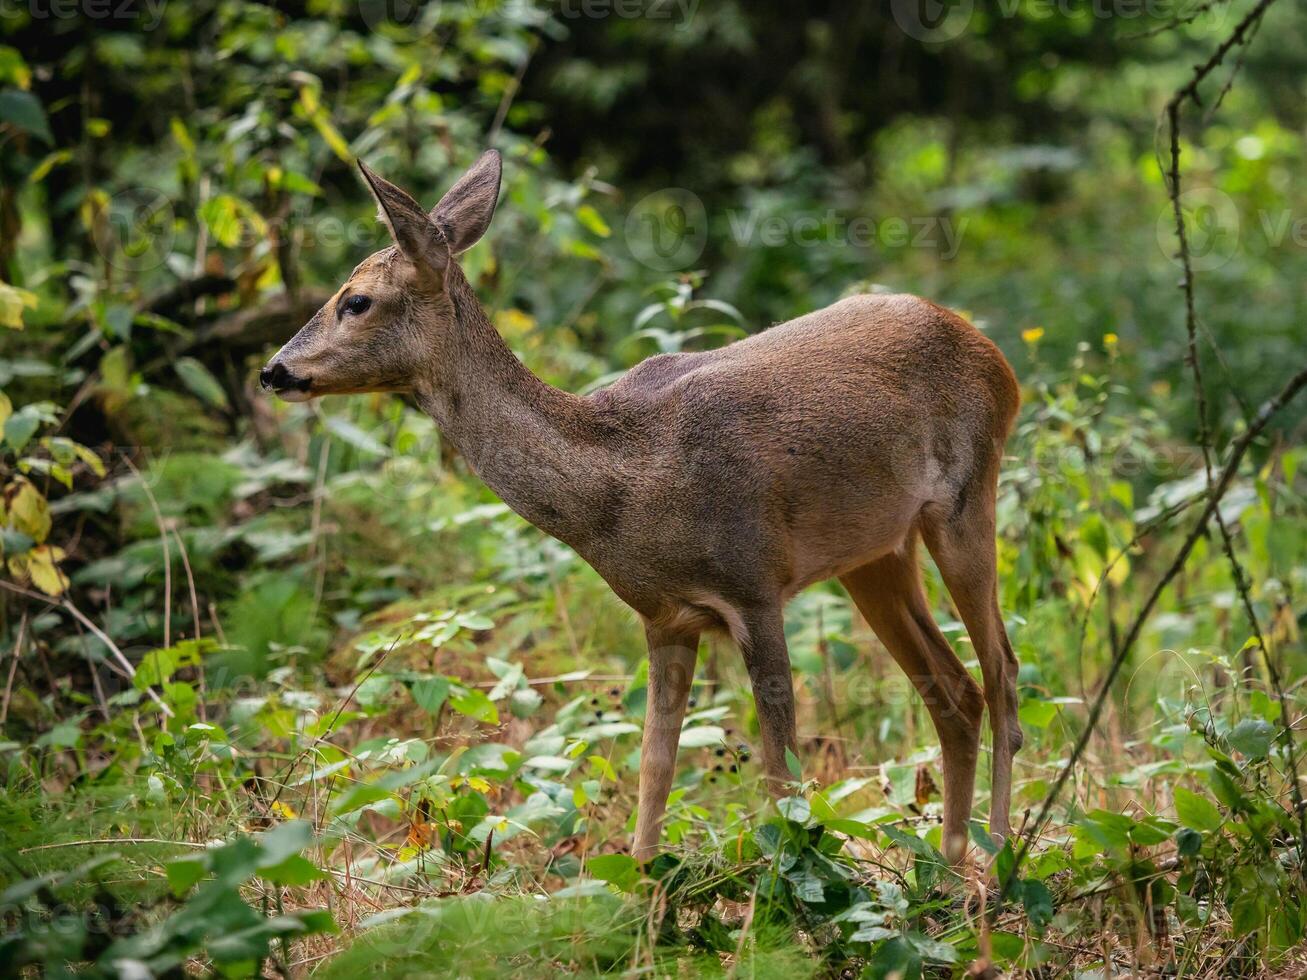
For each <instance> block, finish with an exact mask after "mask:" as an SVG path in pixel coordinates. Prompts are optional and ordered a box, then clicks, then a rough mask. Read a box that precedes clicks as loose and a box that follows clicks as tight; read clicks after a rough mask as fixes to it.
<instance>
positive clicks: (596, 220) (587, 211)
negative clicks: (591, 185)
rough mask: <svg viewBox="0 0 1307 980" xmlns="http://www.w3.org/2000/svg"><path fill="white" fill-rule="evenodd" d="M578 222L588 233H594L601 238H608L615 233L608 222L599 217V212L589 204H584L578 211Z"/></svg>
mask: <svg viewBox="0 0 1307 980" xmlns="http://www.w3.org/2000/svg"><path fill="white" fill-rule="evenodd" d="M576 220H577V221H579V222H581V224H582V225H584V226H585V228H586V230H587V231H590V232H593V233H594V234H596V235H598V236H599V237H600V238H607V237H608V236H609V235H611V234H612V233H613V231H612V229H611V228H609V227H608V224H607V222H605V221H604V219H603V218H601V217H600V216H599V212H598V211H596V210H595V209H594V208H592V207H591V206H590V205H588V204H582V205H581V206H580V207H579V208H577V209H576Z"/></svg>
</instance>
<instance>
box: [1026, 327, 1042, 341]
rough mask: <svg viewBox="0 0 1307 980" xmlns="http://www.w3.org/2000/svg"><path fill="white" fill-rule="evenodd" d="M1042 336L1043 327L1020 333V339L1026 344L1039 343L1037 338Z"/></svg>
mask: <svg viewBox="0 0 1307 980" xmlns="http://www.w3.org/2000/svg"><path fill="white" fill-rule="evenodd" d="M1043 336H1044V328H1043V327H1031V328H1030V329H1028V330H1022V331H1021V339H1022V340H1024V341H1025V342H1026V343H1027V344H1037V343H1039V338H1041V337H1043Z"/></svg>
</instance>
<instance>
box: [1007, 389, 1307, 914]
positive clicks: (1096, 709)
mask: <svg viewBox="0 0 1307 980" xmlns="http://www.w3.org/2000/svg"><path fill="white" fill-rule="evenodd" d="M1304 387H1307V368H1303V369H1302V370H1300V371H1299V372H1298V373H1297V374H1295V375H1294V376H1293V377H1292V378H1291V379H1290V380H1289V383H1288V384H1286V385H1285V386H1284V388H1282V389H1281V390H1280V392H1279V394H1277V395H1276V396H1275V397H1274V398H1271V399H1270V400H1269V401H1267V402H1266V403H1265V404H1263V405H1262V407H1261V408H1260V409H1259V410H1258V412H1257V416H1256V417H1255V418H1254V419H1253V423H1252V425H1250V426H1249V427H1248V429H1247V431H1245V432H1244V434H1243V435H1242V436H1240V437H1239V438H1238V439H1237V440H1236V441H1235V442H1234V444H1233V446H1232V448H1231V451H1230V459H1229V462H1227V463H1226V465H1225V469H1223V470H1222V471H1221V474H1220V477H1219V478H1218V479H1217V481H1216V484H1215V485H1214V487H1213V489H1212V493H1211V494H1210V495H1209V496H1208V498H1207V505H1206V506H1205V507H1204V508H1203V512H1202V514H1201V515H1200V516H1199V517H1198V519H1197V520H1196V521H1195V522H1194V524H1193V527H1191V528H1190V530H1189V533H1188V535H1187V536H1186V537H1185V540H1184V543H1183V544H1182V545H1181V546H1180V550H1179V551H1178V552H1177V553H1176V555H1175V558H1174V559H1172V561H1171V564H1170V566H1169V567H1168V568H1167V570H1166V571H1165V572H1164V573H1163V575H1162V577H1161V578H1160V579H1159V580H1158V581H1157V584H1156V585H1154V586H1153V590H1152V592H1150V593H1149V595H1148V598H1147V599H1145V600H1144V604H1143V607H1142V608H1141V609H1140V610H1139V612H1138V613H1137V614H1136V615H1135V618H1134V620H1133V621H1132V622H1131V624H1130V628H1129V629H1128V630H1127V631H1126V633H1125V637H1124V639H1123V640H1122V641H1121V646H1120V648H1119V649H1118V650H1117V651H1116V653H1115V654H1114V655H1113V657H1112V663H1111V665H1110V666H1109V667H1108V670H1107V675H1106V677H1104V678H1103V683H1102V687H1101V688H1100V690H1099V692H1098V696H1097V697H1096V698H1095V699H1094V703H1093V704H1092V705H1091V706H1090V709H1089V717H1088V719H1087V720H1086V722H1085V727H1084V730H1083V731H1082V732H1081V733H1080V737H1079V738H1078V739H1077V740H1076V744H1075V746H1074V748H1072V750H1071V756H1070V758H1069V759H1067V762H1066V765H1065V766H1063V767H1062V770H1061V772H1059V773H1058V776H1057V779H1056V780H1054V782H1053V785H1052V786H1050V787H1049V790H1048V793H1047V794H1045V796H1044V801H1043V803H1042V804H1041V805H1040V808H1039V813H1038V815H1037V816H1036V817H1035V820H1034V822H1033V824H1032V825H1031V826H1032V834H1031V836H1028V837H1026V838H1025V839H1024V840H1023V841H1022V843H1021V847H1020V848H1019V849H1018V851H1017V853H1016V859H1015V860H1014V861H1013V862H1012V868H1011V870H1010V871H1009V872H1008V874H1007V875H1006V877H1005V878H1004V879H1003V883H1002V888H1001V889H1000V890H999V904H1000V905H1001V904H1002V902H1003V901H1004V899H1005V898H1006V897H1007V894H1008V892H1009V890H1010V888H1011V886H1012V883H1013V882H1014V881H1015V880H1016V875H1017V871H1018V870H1019V869H1020V867H1021V863H1022V861H1024V860H1025V858H1026V856H1027V854H1028V853H1029V851H1030V848H1031V845H1032V843H1033V841H1034V839H1035V837H1037V836H1038V834H1039V832H1040V829H1041V828H1042V827H1043V825H1044V822H1045V821H1046V820H1047V818H1048V815H1049V811H1050V810H1052V807H1053V804H1054V803H1055V802H1056V801H1057V798H1058V797H1059V796H1060V795H1061V793H1062V788H1063V787H1064V786H1065V785H1066V781H1067V779H1068V778H1070V775H1071V773H1072V771H1073V770H1074V769H1075V766H1076V763H1077V762H1078V761H1079V759H1080V756H1081V755H1082V754H1083V753H1084V751H1085V747H1086V746H1087V745H1088V744H1089V739H1090V738H1091V737H1092V736H1093V734H1094V729H1095V728H1096V727H1097V725H1098V718H1099V715H1101V714H1102V711H1103V705H1104V704H1105V703H1106V701H1107V695H1108V693H1109V692H1110V691H1111V689H1112V682H1113V681H1115V680H1116V677H1117V675H1118V674H1119V673H1120V672H1121V667H1122V666H1123V665H1124V664H1125V661H1126V659H1127V658H1128V657H1129V655H1130V652H1131V650H1133V649H1134V645H1135V643H1136V642H1137V641H1138V639H1139V636H1140V634H1141V633H1142V632H1143V628H1144V624H1145V623H1146V622H1147V621H1148V618H1149V617H1150V616H1151V615H1152V612H1153V608H1154V607H1155V606H1156V605H1157V602H1158V600H1159V599H1160V598H1161V597H1162V593H1163V592H1165V591H1166V587H1167V586H1168V585H1170V584H1171V580H1172V579H1174V578H1175V577H1176V576H1177V575H1179V574H1180V571H1181V569H1183V568H1184V566H1185V562H1186V561H1188V559H1189V554H1190V552H1192V551H1193V549H1194V545H1195V544H1197V543H1198V539H1199V538H1201V537H1202V536H1203V534H1204V532H1205V531H1206V530H1207V524H1208V522H1209V521H1210V520H1211V519H1212V514H1213V513H1214V512H1215V511H1216V509H1217V507H1219V506H1220V503H1221V498H1222V497H1224V496H1225V492H1226V491H1227V490H1228V489H1229V488H1230V483H1231V482H1232V481H1233V480H1234V475H1235V473H1236V472H1237V471H1238V469H1239V464H1240V463H1242V462H1243V457H1244V454H1245V453H1246V452H1247V451H1248V447H1249V446H1250V445H1251V444H1252V442H1253V440H1254V439H1256V438H1257V437H1258V436H1259V435H1261V433H1262V430H1263V429H1265V428H1266V426H1267V424H1268V423H1269V422H1270V421H1271V419H1272V418H1273V417H1274V416H1275V414H1276V413H1277V412H1279V411H1280V409H1282V408H1284V406H1285V405H1287V404H1289V402H1290V401H1292V400H1293V398H1294V397H1295V396H1296V395H1297V394H1298V393H1299V392H1300V391H1301V390H1302V389H1303V388H1304ZM1286 717H1287V716H1286Z"/></svg>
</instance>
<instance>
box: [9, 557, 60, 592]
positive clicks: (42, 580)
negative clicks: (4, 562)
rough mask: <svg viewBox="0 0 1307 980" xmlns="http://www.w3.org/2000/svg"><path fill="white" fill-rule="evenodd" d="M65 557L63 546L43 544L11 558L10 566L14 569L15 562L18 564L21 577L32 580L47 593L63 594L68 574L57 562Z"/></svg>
mask: <svg viewBox="0 0 1307 980" xmlns="http://www.w3.org/2000/svg"><path fill="white" fill-rule="evenodd" d="M63 557H64V552H63V549H62V548H53V547H51V546H50V545H48V544H43V545H41V546H40V547H39V548H33V549H32V550H31V551H29V552H28V553H27V554H25V555H20V556H18V557H17V558H11V559H10V560H9V568H10V570H11V571H13V570H14V566H15V564H18V565H19V566H20V568H21V574H19V577H20V578H25V579H28V580H30V581H31V583H32V584H33V585H35V586H36V587H37V588H38V589H40V590H41V591H42V592H44V593H45V594H46V595H62V594H63V591H64V589H66V588H68V576H67V575H65V574H64V573H63V572H62V571H60V569H59V565H58V564H57V563H58V562H59V560H60V559H62V558H63Z"/></svg>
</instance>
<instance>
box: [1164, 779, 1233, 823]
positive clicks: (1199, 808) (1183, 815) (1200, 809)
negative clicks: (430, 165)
mask: <svg viewBox="0 0 1307 980" xmlns="http://www.w3.org/2000/svg"><path fill="white" fill-rule="evenodd" d="M1173 795H1174V797H1175V812H1176V815H1177V816H1178V817H1179V818H1180V822H1181V823H1182V824H1184V825H1185V826H1186V827H1189V828H1191V829H1193V830H1208V831H1210V830H1218V829H1219V828H1220V826H1221V823H1222V818H1221V811H1220V810H1218V809H1217V808H1216V804H1215V803H1213V802H1212V801H1211V800H1209V799H1208V798H1207V797H1205V796H1199V795H1198V794H1197V793H1194V792H1192V791H1191V790H1187V789H1185V788H1184V787H1183V786H1177V787H1175V789H1174V790H1173Z"/></svg>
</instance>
